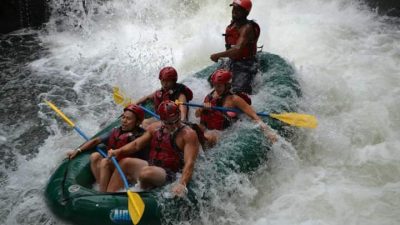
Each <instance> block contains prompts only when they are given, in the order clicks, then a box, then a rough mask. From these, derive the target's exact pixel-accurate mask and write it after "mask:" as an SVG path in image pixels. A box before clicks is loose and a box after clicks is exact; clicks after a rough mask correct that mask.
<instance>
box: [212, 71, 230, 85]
mask: <svg viewBox="0 0 400 225" xmlns="http://www.w3.org/2000/svg"><path fill="white" fill-rule="evenodd" d="M231 79H232V73H231V71H229V70H225V69H219V70H216V71H215V72H214V73H213V74H212V75H211V83H212V84H227V83H230V82H231Z"/></svg>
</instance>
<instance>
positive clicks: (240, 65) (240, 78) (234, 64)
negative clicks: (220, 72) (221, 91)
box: [218, 58, 258, 94]
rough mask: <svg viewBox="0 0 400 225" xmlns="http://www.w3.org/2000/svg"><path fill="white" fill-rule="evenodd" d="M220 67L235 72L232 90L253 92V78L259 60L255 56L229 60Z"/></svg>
mask: <svg viewBox="0 0 400 225" xmlns="http://www.w3.org/2000/svg"><path fill="white" fill-rule="evenodd" d="M218 69H227V70H230V71H231V72H232V73H233V78H232V92H234V93H238V92H245V93H247V94H252V92H253V88H252V85H253V80H254V77H255V76H256V74H257V71H258V62H257V60H256V59H255V58H254V59H248V60H240V61H236V60H227V61H224V62H223V63H222V64H221V65H220V66H219V68H218Z"/></svg>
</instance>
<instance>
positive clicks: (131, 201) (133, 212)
mask: <svg viewBox="0 0 400 225" xmlns="http://www.w3.org/2000/svg"><path fill="white" fill-rule="evenodd" d="M45 102H46V104H47V105H49V106H50V108H51V109H53V110H54V111H55V112H56V113H57V114H58V115H59V116H60V117H61V118H63V119H64V121H65V122H67V123H68V125H70V126H71V127H72V128H74V129H75V130H76V131H77V132H78V133H79V134H80V135H81V136H82V137H83V138H84V139H85V140H87V141H88V140H89V137H88V136H86V135H85V133H83V132H82V131H81V130H80V129H79V128H78V127H77V126H76V125H75V124H74V123H73V122H72V121H71V120H70V119H69V118H68V117H67V116H66V115H65V114H64V113H63V112H61V110H60V109H58V108H57V106H55V105H54V104H53V103H51V102H49V101H46V100H45ZM96 150H97V151H98V152H99V153H100V154H101V155H102V156H103V157H107V154H106V153H104V152H103V151H102V150H101V149H100V148H98V147H96ZM111 160H112V162H113V163H114V165H115V168H117V170H118V173H119V174H120V176H121V179H122V180H123V182H124V185H125V189H126V193H127V195H128V211H129V215H130V217H131V220H132V222H133V224H138V223H139V221H140V219H141V218H142V216H143V212H144V207H145V205H144V202H143V200H142V198H141V197H140V195H139V194H138V193H135V192H132V191H131V190H129V184H128V181H127V179H126V176H125V174H124V172H123V171H122V169H121V167H120V166H119V165H118V162H117V160H116V159H115V157H112V158H111Z"/></svg>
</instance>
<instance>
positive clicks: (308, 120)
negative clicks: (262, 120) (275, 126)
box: [269, 113, 318, 128]
mask: <svg viewBox="0 0 400 225" xmlns="http://www.w3.org/2000/svg"><path fill="white" fill-rule="evenodd" d="M269 116H270V117H272V118H274V119H277V120H280V121H282V122H285V123H287V124H290V125H293V126H298V127H307V128H316V127H317V125H318V121H317V118H315V116H312V115H308V114H299V113H282V114H274V113H271V114H269Z"/></svg>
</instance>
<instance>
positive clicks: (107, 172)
mask: <svg viewBox="0 0 400 225" xmlns="http://www.w3.org/2000/svg"><path fill="white" fill-rule="evenodd" d="M114 169H115V167H114V164H113V162H111V161H110V160H108V159H102V160H101V161H100V169H99V170H100V180H99V186H100V191H101V192H106V191H107V186H108V183H109V182H110V178H111V175H112V173H113V171H114Z"/></svg>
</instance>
